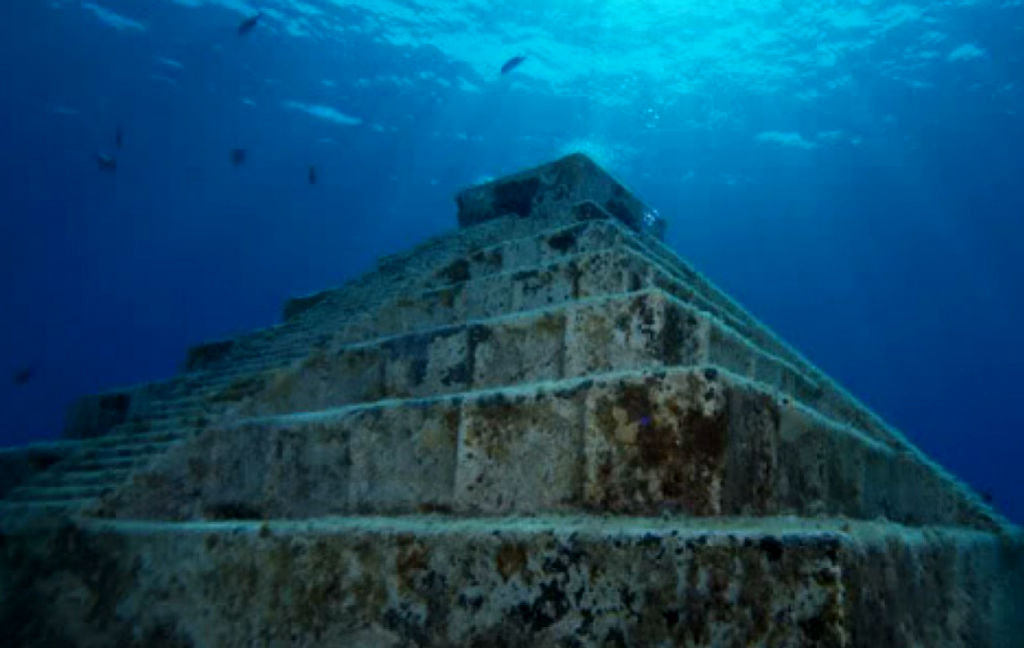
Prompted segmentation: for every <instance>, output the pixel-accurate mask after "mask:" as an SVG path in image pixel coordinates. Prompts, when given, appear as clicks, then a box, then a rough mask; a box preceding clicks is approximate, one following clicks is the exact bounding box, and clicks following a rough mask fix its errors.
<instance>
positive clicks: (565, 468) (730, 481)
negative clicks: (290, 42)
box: [0, 155, 1024, 648]
mask: <svg viewBox="0 0 1024 648" xmlns="http://www.w3.org/2000/svg"><path fill="white" fill-rule="evenodd" d="M457 200H458V203H459V224H460V226H461V227H460V229H459V230H458V231H456V232H453V233H450V234H448V235H445V236H441V237H437V238H435V239H431V240H429V241H426V242H424V243H423V244H422V245H420V246H417V247H416V248H414V249H412V250H409V251H407V252H402V253H399V254H395V255H392V256H390V257H387V258H385V259H382V260H381V261H380V262H379V263H378V265H377V267H376V268H375V269H374V270H373V271H372V272H369V273H367V274H366V275H364V276H362V277H359V278H357V279H355V280H353V281H351V282H349V283H348V284H345V285H344V286H340V287H338V288H334V289H330V290H325V291H321V292H318V293H314V294H311V295H307V296H304V297H299V298H296V299H294V300H291V301H290V302H288V304H287V305H286V306H285V317H284V321H283V322H282V323H280V324H278V325H276V326H272V327H269V328H266V329H262V330H257V331H254V332H251V333H247V334H244V335H240V336H236V337H234V338H231V339H227V340H218V341H215V342H209V343H205V344H200V345H197V346H195V347H193V348H192V350H190V352H189V354H188V358H187V359H186V362H185V363H184V370H183V371H182V372H181V373H180V374H178V375H176V376H174V377H173V378H170V379H168V380H164V381H159V382H154V383H149V384H145V385H140V386H136V387H130V388H127V389H119V390H113V391H110V392H107V393H105V394H100V395H97V396H92V397H87V398H85V399H83V400H81V401H79V403H78V405H77V407H76V408H75V409H74V411H73V415H72V416H70V417H69V424H68V427H67V432H68V434H67V436H68V437H69V439H68V440H66V441H63V442H61V443H60V444H55V445H53V446H52V447H50V446H47V447H42V446H40V447H34V448H25V449H19V450H14V451H7V452H5V453H3V454H2V456H0V464H2V465H3V466H5V467H7V468H8V470H7V471H5V472H4V475H3V477H2V478H0V497H2V498H3V499H2V500H0V628H3V631H4V634H3V641H0V643H3V644H4V645H14V646H39V645H54V646H140V647H141V646H228V647H230V646H323V645H338V646H403V647H404V646H509V647H513V646H563V647H564V646H641V645H642V646H688V647H708V648H710V647H720V646H765V647H775V646H792V647H799V648H803V647H805V646H829V647H831V646H836V647H844V648H861V647H863V648H878V647H879V646H938V647H946V646H950V647H956V648H961V647H962V648H975V647H982V648H1003V647H1016V646H1018V645H1020V642H1019V639H1020V637H1021V636H1024V627H1022V625H1024V621H1022V619H1024V536H1022V534H1021V531H1020V530H1019V529H1018V528H1016V527H1014V526H1012V525H1010V524H1008V523H1007V522H1006V521H1005V520H1003V519H1002V518H1001V517H1000V516H999V515H998V514H997V513H996V512H995V511H993V510H992V508H991V507H990V506H989V505H988V504H987V503H986V502H984V501H982V500H981V498H979V497H978V496H977V495H975V494H974V493H972V492H971V491H970V490H969V489H967V488H966V487H965V486H963V485H962V484H960V483H959V482H958V481H957V480H956V479H955V478H953V477H952V476H950V475H949V474H947V473H946V472H945V471H944V470H943V469H942V468H941V467H940V466H937V465H936V464H934V463H933V462H931V461H929V460H928V459H927V458H926V457H924V456H923V455H922V454H921V453H920V452H919V451H918V450H917V449H916V448H914V446H913V445H912V444H910V442H909V441H908V440H907V439H906V438H905V437H904V436H903V435H902V434H900V433H899V432H898V431H896V430H893V429H892V428H890V427H889V426H887V425H886V424H885V423H884V421H882V420H881V419H880V418H879V417H878V416H876V415H875V414H874V413H872V412H871V411H870V410H869V409H867V408H866V407H864V405H863V404H861V403H859V402H858V401H857V400H856V399H855V398H854V397H853V396H851V395H850V394H848V393H847V392H845V391H844V390H843V389H842V388H841V387H839V386H838V385H836V384H835V383H833V382H832V381H831V380H830V379H829V378H828V377H827V376H826V375H824V374H823V373H822V372H821V371H820V370H818V369H817V368H816V367H814V366H813V365H812V364H811V363H810V362H809V361H807V359H806V358H804V357H803V356H801V355H800V354H799V353H797V352H796V351H794V350H793V349H791V348H789V347H788V346H787V345H786V344H785V343H784V342H782V341H781V340H780V339H779V338H778V337H777V336H775V335H774V334H773V333H772V332H771V331H770V330H768V329H767V328H766V327H764V326H763V325H762V324H761V323H760V322H758V321H757V320H756V318H754V317H753V316H751V315H750V314H749V313H747V312H746V311H744V310H743V309H742V308H741V307H740V306H739V305H738V304H736V303H735V302H734V301H732V300H731V299H730V298H729V297H728V296H727V295H725V294H724V293H723V292H722V291H720V290H719V289H717V288H716V287H715V286H714V285H713V284H712V283H711V282H710V281H708V280H707V279H706V278H704V277H702V276H701V275H700V273H698V272H697V271H696V270H694V269H693V268H692V267H690V266H689V265H688V264H687V263H686V262H685V261H683V260H682V259H680V258H679V257H678V256H676V254H675V253H674V252H672V251H671V250H669V249H668V248H666V247H665V246H664V245H663V244H662V243H661V242H660V240H659V239H660V236H661V231H662V230H663V225H664V223H663V221H660V220H659V219H658V218H657V217H655V216H653V212H652V211H651V210H649V209H648V208H647V207H645V206H644V205H643V203H641V201H640V200H638V199H637V198H635V197H634V196H632V195H630V194H629V192H628V191H626V190H625V188H624V187H623V186H622V185H621V184H620V183H618V182H617V181H615V180H614V179H613V178H612V177H611V176H609V175H608V174H607V173H605V172H604V171H602V170H601V169H599V168H598V167H597V166H596V165H595V164H594V163H593V162H591V161H590V160H588V159H587V158H585V157H584V156H579V155H574V156H569V157H567V158H564V159H562V160H558V161H556V162H554V163H551V164H549V165H544V166H541V167H538V168H536V169H532V170H528V171H525V172H523V173H521V174H517V175H514V176H510V177H508V178H503V179H500V180H496V181H494V182H492V183H488V184H485V185H481V186H478V187H472V188H469V189H467V190H466V191H464V192H462V193H460V194H459V196H458V199H457Z"/></svg>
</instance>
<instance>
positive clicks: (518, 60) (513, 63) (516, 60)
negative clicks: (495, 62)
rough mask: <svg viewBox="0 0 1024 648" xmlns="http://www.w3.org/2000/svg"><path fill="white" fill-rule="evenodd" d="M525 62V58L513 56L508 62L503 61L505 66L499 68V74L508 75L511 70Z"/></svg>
mask: <svg viewBox="0 0 1024 648" xmlns="http://www.w3.org/2000/svg"><path fill="white" fill-rule="evenodd" d="M525 60H526V57H525V56H513V57H512V58H510V59H509V60H507V61H505V64H504V65H502V66H501V73H502V74H508V73H509V72H511V71H512V70H514V69H516V68H517V67H519V66H520V65H521V64H522V62H523V61H525Z"/></svg>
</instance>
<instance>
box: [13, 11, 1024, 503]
mask: <svg viewBox="0 0 1024 648" xmlns="http://www.w3.org/2000/svg"><path fill="white" fill-rule="evenodd" d="M136 4H137V3H131V2H110V3H108V4H106V5H105V6H107V7H109V8H110V9H112V10H115V11H118V12H121V13H124V14H125V15H129V16H130V17H131V18H133V19H135V20H139V21H141V22H142V23H144V25H145V27H146V28H145V29H144V30H141V29H130V28H129V29H122V30H117V29H113V28H112V27H110V26H109V25H108V24H106V23H104V22H103V21H102V20H100V19H98V17H97V15H96V14H95V13H94V12H92V11H90V10H89V9H88V7H85V6H83V4H82V3H76V2H55V3H51V4H46V3H40V2H37V1H34V0H33V1H26V0H11V1H10V2H6V3H4V6H3V8H0V82H2V83H0V146H2V154H0V214H2V216H0V246H2V248H0V251H2V253H0V277H2V282H3V283H2V298H3V311H2V312H3V319H2V325H0V326H2V335H0V367H2V368H3V369H4V371H9V372H10V373H11V374H12V375H13V373H14V372H15V371H16V370H17V369H18V368H20V367H22V366H30V367H32V368H33V370H34V376H33V378H32V380H31V381H30V382H29V383H28V384H26V385H21V386H18V385H14V384H13V383H12V381H10V380H4V382H3V383H0V411H2V412H3V418H2V421H0V441H2V442H3V443H5V444H13V443H21V442H25V441H29V440H33V439H44V438H53V437H55V436H57V435H58V434H59V433H60V430H61V426H62V419H63V413H64V408H65V406H66V405H67V403H68V402H70V401H71V400H72V399H73V398H74V397H75V396H77V395H80V394H84V393H88V392H95V391H98V390H102V389H105V388H109V387H114V386H119V385H123V384H130V383H135V382H139V381H145V380H152V379H158V378H162V377H166V376H168V375H170V374H171V373H173V372H174V371H175V370H176V369H177V368H178V367H179V365H180V362H181V360H182V359H183V357H184V351H185V348H186V347H187V346H188V345H191V344H194V343H196V342H199V341H202V340H207V339H212V338H218V337H223V336H226V335H229V334H232V333H234V332H239V331H244V330H247V329H251V328H254V327H259V326H266V325H270V324H272V323H274V322H276V321H277V319H278V315H279V310H280V305H281V303H282V302H283V300H284V299H285V298H287V297H289V296H291V295H295V294H299V293H304V292H310V291H314V290H318V289H321V288H325V287H328V286H331V285H335V284H338V283H340V282H342V281H344V280H346V279H348V278H351V277H352V276H354V275H356V274H358V273H360V272H363V271H366V270H368V269H370V268H371V267H372V263H373V261H374V259H375V258H376V257H378V256H380V255H382V254H385V253H390V252H394V251H397V250H401V249H404V248H407V247H409V246H410V245H413V244H415V243H417V242H419V241H421V240H422V239H424V238H425V237H427V236H429V235H433V234H438V233H441V232H443V231H445V230H449V229H451V228H452V227H454V215H455V210H454V204H453V203H452V195H453V194H454V192H455V191H456V190H457V189H458V188H460V187H462V186H464V185H467V184H470V183H472V182H475V181H478V180H479V179H481V178H482V177H484V176H490V175H499V174H501V173H505V172H509V171H513V170H516V169H519V168H521V167H524V166H528V165H532V164H536V163H540V162H544V161H547V160H548V159H551V158H554V157H557V156H558V155H561V154H562V153H564V152H566V151H567V150H568V149H569V148H572V146H571V145H569V144H567V143H568V142H572V141H574V140H576V141H582V142H584V143H585V144H586V143H589V144H587V145H585V146H584V148H587V146H589V147H590V148H589V149H588V150H590V151H591V152H592V153H594V154H595V155H596V156H597V157H598V158H599V162H602V163H604V164H606V165H607V166H609V167H610V168H611V170H612V171H613V172H615V173H616V174H617V175H619V176H620V178H621V179H622V180H623V181H624V182H625V183H626V184H627V185H629V186H630V187H631V188H632V189H633V190H634V191H635V192H636V193H637V194H638V195H640V196H641V197H642V198H643V199H645V201H646V202H648V203H649V204H651V205H653V206H655V207H657V208H658V209H659V210H660V212H661V214H662V215H663V216H665V217H666V218H667V219H668V220H669V223H670V225H669V231H668V242H669V244H670V245H671V247H673V248H674V249H676V250H677V251H679V252H680V253H681V254H682V255H683V256H684V257H685V258H687V259H689V260H690V261H692V262H693V264H694V265H695V266H696V267H697V268H698V269H699V270H701V271H702V272H704V273H705V274H706V275H707V276H708V277H709V278H711V279H712V280H713V281H714V282H716V283H717V284H718V285H720V286H721V287H722V288H723V289H725V290H726V291H727V292H729V293H730V294H732V295H733V296H734V297H735V298H736V299H737V300H738V301H739V302H740V303H742V304H743V305H745V306H746V307H747V308H748V309H749V310H750V311H751V312H753V313H754V314H755V315H757V316H758V317H759V318H761V319H762V320H763V321H765V322H766V323H767V324H768V325H770V326H771V327H772V328H774V329H775V330H776V331H777V332H779V333H780V335H781V336H782V337H783V338H785V339H786V340H787V341H788V342H790V343H791V344H792V345H793V346H794V347H796V348H797V349H798V350H800V351H801V352H803V353H804V354H805V355H806V356H807V357H809V358H810V359H811V360H812V361H813V362H815V363H816V364H818V365H819V366H820V367H821V368H822V369H824V370H825V371H826V372H827V373H829V374H830V375H832V376H833V377H835V378H836V379H837V380H838V381H839V382H841V383H842V384H843V385H844V386H846V387H847V388H848V389H849V390H850V391H851V392H853V393H854V394H855V395H857V396H858V397H859V398H861V399H862V400H863V401H864V402H866V403H867V404H868V405H869V406H871V407H872V408H874V409H875V410H876V411H878V412H879V413H880V414H881V415H882V416H883V417H884V418H886V419H887V420H888V421H890V422H891V423H892V424H894V425H895V426H896V427H898V428H900V429H901V430H903V431H904V432H905V433H906V434H907V435H908V436H909V437H910V438H911V439H912V440H913V441H914V442H915V443H917V444H918V445H919V446H921V447H922V448H923V449H924V450H925V451H926V452H927V453H928V454H930V455H931V456H933V457H934V458H935V459H937V460H938V461H939V462H940V463H942V464H943V465H945V466H947V467H948V468H950V469H951V470H952V471H953V472H954V473H956V474H958V475H959V476H961V477H963V478H964V479H966V480H967V481H969V482H970V483H972V484H973V485H974V486H975V487H976V488H978V489H981V490H985V491H990V492H991V493H992V494H993V495H994V497H995V500H996V503H997V505H998V506H999V507H1000V508H1001V509H1002V510H1003V511H1004V512H1005V513H1007V514H1008V515H1010V516H1011V517H1013V518H1014V519H1016V520H1018V521H1020V520H1024V491H1022V489H1021V488H1020V487H1019V479H1018V472H1019V470H1020V465H1021V463H1022V460H1024V406H1022V402H1024V398H1022V394H1021V391H1022V390H1021V385H1022V381H1021V375H1022V372H1024V341H1022V339H1021V320H1020V314H1021V313H1022V312H1024V289H1022V288H1024V255H1022V252H1024V244H1022V239H1024V223H1022V220H1021V217H1022V215H1024V182H1022V178H1024V155H1022V154H1021V151H1022V146H1024V117H1022V114H1021V112H1022V108H1024V107H1022V105H1021V103H1022V101H1021V97H1022V94H1021V88H1020V86H1019V84H1020V82H1019V81H1014V80H1019V79H1024V69H1022V68H1024V65H1022V63H1021V59H1020V57H1019V56H1020V55H1019V53H1018V52H1017V51H1016V50H1017V49H1019V47H1020V46H1019V43H1020V42H1021V40H1020V39H1021V38H1022V30H1021V25H1022V24H1024V17H1022V10H1021V9H1020V8H1016V9H1012V8H1011V9H999V10H997V9H995V8H992V7H988V6H979V7H975V8H972V9H964V10H962V11H959V12H957V13H955V14H953V15H951V16H945V17H944V18H943V20H944V21H945V22H944V23H943V24H942V26H943V28H945V29H946V30H947V31H949V32H957V33H958V38H957V39H954V40H951V41H949V43H948V44H947V46H946V49H947V50H948V49H951V47H952V46H953V45H955V44H956V43H957V42H961V41H972V42H981V43H984V45H985V48H986V50H985V51H986V54H985V56H984V57H981V58H979V59H978V60H976V61H967V62H961V63H960V64H948V65H935V67H934V70H932V69H931V68H928V69H927V70H925V71H924V72H922V73H921V74H922V75H923V76H925V78H927V79H928V80H929V83H928V87H924V88H921V87H913V86H912V85H910V84H907V83H905V82H901V81H899V80H895V79H893V78H891V75H886V74H884V73H882V72H881V70H883V69H884V68H885V65H883V64H882V63H880V62H879V61H880V58H881V57H882V55H883V54H886V53H887V52H888V54H891V56H892V57H898V56H899V52H900V51H901V48H902V47H904V46H905V45H906V43H905V42H904V41H908V42H909V41H911V40H913V39H912V38H911V36H910V35H908V34H907V33H906V32H905V31H900V30H893V31H892V32H891V33H890V34H889V35H888V36H887V37H886V40H884V41H877V42H875V43H874V44H873V46H872V48H871V50H870V51H868V52H866V53H864V54H863V56H861V57H860V58H858V57H855V56H851V57H850V58H849V59H848V60H847V61H846V62H845V63H844V64H845V65H847V66H848V68H849V69H848V70H846V72H848V73H849V74H850V75H852V77H853V78H854V79H855V84H854V87H853V88H851V89H848V90H846V91H843V92H837V93H835V94H833V95H831V96H823V97H821V98H819V99H817V100H816V101H806V100H801V99H799V98H797V97H796V96H795V92H794V91H793V89H792V88H789V89H787V90H786V91H783V92H779V93H776V94H772V95H765V94H763V93H762V94H758V93H756V92H745V91H744V90H743V88H742V87H730V86H727V85H726V84H724V83H723V84H722V85H721V86H719V87H718V89H717V90H716V91H715V95H714V97H712V98H711V99H701V98H700V96H699V95H698V96H697V97H696V98H692V97H691V98H685V97H683V98H680V97H676V98H674V99H673V98H671V97H669V98H668V99H666V98H665V97H664V96H660V95H659V94H658V92H657V88H649V89H645V88H644V84H643V83H642V80H641V82H639V83H633V84H632V86H631V88H632V90H631V94H630V102H631V103H627V104H625V105H621V104H618V105H617V104H615V103H611V102H607V101H605V99H607V98H608V90H607V86H606V87H605V89H604V90H601V89H600V87H601V86H600V83H599V82H600V78H599V76H598V77H595V79H594V84H595V87H596V88H598V89H594V90H592V92H594V93H595V94H594V95H593V96H588V88H581V89H580V92H578V93H575V94H574V93H566V92H564V91H552V89H551V87H550V80H549V79H548V80H546V79H545V78H543V75H542V74H540V70H541V64H540V63H536V64H535V65H536V66H537V67H535V68H534V72H536V73H537V74H534V73H531V69H530V67H529V66H530V64H531V61H530V60H528V62H527V64H524V66H523V67H522V68H521V69H520V70H517V71H516V73H514V75H510V77H506V78H501V77H500V76H499V75H497V73H496V70H497V67H498V66H500V64H501V62H502V61H503V60H504V59H505V58H507V56H510V55H511V54H514V53H518V51H519V50H518V44H517V43H516V42H514V39H511V38H510V39H509V40H510V42H508V43H507V47H505V48H497V49H494V48H492V49H490V50H488V49H485V48H481V51H480V57H481V59H483V60H482V61H476V62H473V63H468V62H467V61H465V60H460V59H458V58H457V57H451V56H447V55H446V53H445V52H444V51H443V48H438V47H435V46H431V45H427V44H421V45H416V44H409V45H391V44H387V43H385V42H381V41H380V40H379V39H375V38H374V37H373V35H372V34H370V33H369V32H365V33H363V32H359V31H358V30H353V31H351V32H346V35H345V38H338V39H333V40H325V39H322V38H297V37H294V36H289V35H287V34H285V33H284V30H283V28H282V27H281V24H282V23H281V21H280V20H278V19H277V18H272V17H268V18H267V19H266V20H265V21H264V24H261V25H259V26H257V29H255V30H254V31H253V32H252V33H251V34H249V36H248V37H245V38H239V37H238V36H237V35H236V34H235V25H236V24H237V22H238V20H239V19H240V18H241V17H242V16H243V15H244V14H243V12H240V11H236V10H231V9H229V8H226V7H222V6H217V4H216V3H214V4H211V5H209V6H202V7H190V6H184V5H180V4H175V3H171V2H167V3H146V4H145V7H140V6H136ZM226 4H229V5H230V4H231V3H226ZM277 4H284V3H277ZM312 4H313V5H315V6H319V7H321V8H323V10H324V11H325V12H333V13H332V14H331V15H332V16H333V19H334V20H335V21H336V22H337V23H339V24H347V23H351V24H353V25H358V24H362V23H361V21H363V20H364V19H365V18H366V16H367V15H368V14H369V12H367V11H365V10H362V9H358V8H354V7H348V8H342V7H337V6H334V5H331V4H329V3H317V2H314V3H312ZM498 15H499V12H498V10H495V12H493V14H489V15H478V16H475V17H474V18H475V20H477V21H484V22H486V21H489V20H492V19H495V17H496V16H498ZM499 17H500V16H499ZM627 18H628V16H627ZM381 20H382V21H383V22H384V23H386V21H387V17H386V16H384V17H382V18H381ZM495 29H498V27H495ZM589 37H591V38H593V39H596V42H595V43H591V44H590V45H589V46H592V47H594V48H596V49H598V50H600V48H601V42H600V35H593V34H590V35H589ZM1015 43H1016V45H1015ZM158 57H170V58H173V59H175V60H177V61H179V62H180V63H181V64H182V67H181V68H180V69H179V68H176V67H171V66H167V65H165V64H162V63H160V62H158V61H157V59H158ZM546 63H547V66H546V67H545V70H548V69H550V68H551V67H552V65H551V61H547V62H546ZM556 63H557V66H555V67H558V66H561V68H562V70H563V72H564V71H565V68H568V67H570V66H572V65H573V64H574V63H573V61H565V60H562V61H557V62H556ZM481 69H485V70H494V72H493V73H491V72H487V73H482V72H481ZM593 69H594V74H595V75H600V72H601V70H600V68H599V67H596V68H593ZM425 72H427V73H429V75H432V76H434V77H440V78H443V79H450V80H452V84H451V85H450V86H446V85H440V84H437V83H435V82H433V81H430V80H429V79H427V80H425V79H424V77H423V76H422V75H423V73H425ZM641 72H642V71H641ZM154 74H156V75H159V76H162V77H166V78H165V79H161V78H154V77H153V75H154ZM638 74H639V72H638ZM378 76H382V77H391V76H393V77H395V78H399V79H405V80H406V82H403V83H388V82H384V81H379V80H378V81H373V82H369V83H359V82H358V81H357V80H358V79H371V80H372V79H374V78H375V77H378ZM809 76H813V73H809ZM458 77H462V78H463V79H466V80H467V81H468V82H469V83H471V84H472V85H473V86H475V89H468V90H467V89H464V88H461V87H460V85H459V83H458V82H457V79H458ZM322 79H331V80H332V81H333V82H334V84H333V85H325V84H324V83H322ZM168 80H170V81H168ZM268 80H269V81H268ZM634 81H635V80H634ZM1015 83H1016V84H1017V85H1014V84H1015ZM562 90H564V88H562ZM601 92H604V95H601V94H599V93H601ZM243 98H246V99H248V100H250V103H249V104H247V103H244V102H243V101H242V100H243ZM286 101H300V102H303V103H307V104H323V105H329V106H333V107H335V108H337V109H338V110H339V111H342V112H344V113H346V114H348V115H353V116H356V117H358V118H360V119H361V120H362V123H361V124H359V125H340V124H335V123H332V122H330V121H327V120H324V119H318V118H317V117H315V116H312V115H309V114H307V113H304V112H302V111H298V110H293V109H289V108H288V107H287V106H286V105H285V102H286ZM711 101H713V102H714V105H715V106H717V109H718V110H722V111H724V112H728V113H729V114H730V115H731V116H732V120H731V121H729V122H727V123H723V125H721V126H720V127H719V126H716V127H712V128H698V127H686V126H685V124H686V123H687V120H688V119H690V118H692V117H693V113H700V112H701V111H705V112H706V113H707V111H708V110H709V108H708V105H707V104H708V103H709V102H711ZM648 102H650V103H648ZM250 104H251V105H250ZM651 106H656V107H657V110H658V112H659V121H658V125H657V126H652V125H651V124H650V122H649V114H650V113H649V109H651ZM59 107H65V108H69V109H72V110H74V111H76V114H63V113H64V112H67V111H63V110H61V109H60V108H59ZM710 110H712V112H713V110H714V109H710ZM707 114H711V113H707ZM677 124H678V125H680V126H679V127H675V126H674V125H677ZM375 125H378V126H379V128H375ZM118 126H120V127H121V128H122V129H123V132H124V146H123V148H122V149H121V150H120V151H116V153H117V155H118V158H119V168H118V171H117V173H116V174H105V173H102V172H100V171H98V170H97V168H96V165H95V163H94V159H93V155H94V153H95V152H96V151H97V150H108V151H114V146H113V137H114V132H115V129H116V128H117V127H118ZM832 130H835V131H841V132H842V133H844V135H843V137H842V138H840V139H839V140H838V141H835V142H830V143H826V142H824V140H820V138H819V144H820V145H817V146H816V147H814V148H811V149H805V148H801V147H799V146H796V147H794V146H782V145H778V144H773V143H771V142H765V141H763V139H762V140H759V139H758V137H757V136H758V134H759V133H764V132H766V131H775V132H789V133H801V134H804V136H805V137H807V138H808V139H809V140H811V141H813V139H814V134H815V133H820V132H821V131H832ZM854 135H855V136H856V137H855V138H854V137H853V136H854ZM602 143H603V144H602ZM602 145H603V146H605V147H606V148H604V149H602V148H601V147H602ZM237 146H241V147H245V148H246V149H247V150H248V152H249V157H248V160H247V162H246V163H245V164H244V165H243V166H241V167H238V168H234V167H232V165H231V164H230V163H229V160H228V152H229V150H230V149H232V148H234V147H237ZM608 150H610V151H611V153H608V154H607V155H604V156H602V152H603V151H608ZM616 151H619V153H616ZM622 151H627V153H628V154H627V153H622ZM629 152H631V153H629ZM314 163H315V164H316V165H317V167H318V169H319V174H320V182H319V184H317V185H316V186H310V185H309V184H308V183H307V182H306V168H307V166H308V165H309V164H314Z"/></svg>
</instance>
